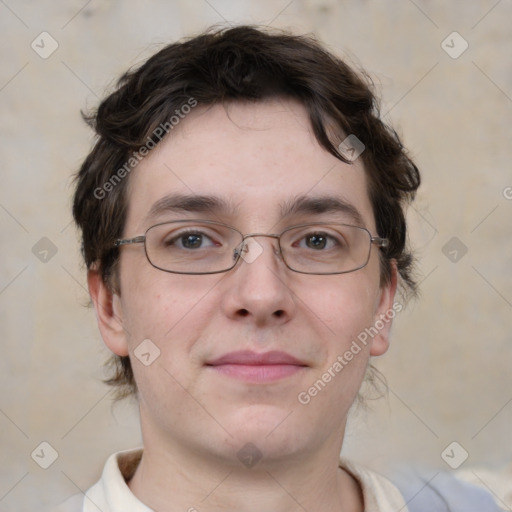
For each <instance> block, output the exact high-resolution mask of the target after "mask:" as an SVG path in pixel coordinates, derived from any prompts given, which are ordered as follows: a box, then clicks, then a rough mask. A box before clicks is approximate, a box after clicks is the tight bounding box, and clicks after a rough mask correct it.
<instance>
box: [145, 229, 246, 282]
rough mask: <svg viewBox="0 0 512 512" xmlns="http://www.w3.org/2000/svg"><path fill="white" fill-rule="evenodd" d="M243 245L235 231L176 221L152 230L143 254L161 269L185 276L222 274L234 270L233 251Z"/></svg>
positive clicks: (147, 234) (148, 232) (148, 233)
mask: <svg viewBox="0 0 512 512" xmlns="http://www.w3.org/2000/svg"><path fill="white" fill-rule="evenodd" d="M241 242H242V235H241V234H240V233H238V231H236V230H234V229H233V228H230V227H228V226H225V225H224V224H219V223H216V222H208V221H178V222H168V223H165V224H159V225H156V226H153V227H151V228H150V229H149V230H148V231H147V233H146V253H147V257H148V259H149V261H150V262H151V264H152V265H153V266H155V267H157V268H159V269H161V270H166V271H168V272H175V273H185V274H207V273H214V272H221V271H224V270H228V269H230V268H232V267H233V265H234V263H235V261H236V260H235V258H234V255H233V254H234V249H235V248H236V247H237V246H238V245H240V243H241Z"/></svg>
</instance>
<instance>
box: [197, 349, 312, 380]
mask: <svg viewBox="0 0 512 512" xmlns="http://www.w3.org/2000/svg"><path fill="white" fill-rule="evenodd" d="M206 366H207V367H209V368H212V369H213V370H214V371H216V372H218V373H221V374H223V375H227V376H229V377H234V378H237V379H241V380H245V381H249V382H272V381H276V380H279V379H283V378H285V377H288V376H291V375H293V374H295V373H297V372H299V371H300V370H302V369H303V368H305V367H307V364H305V363H304V362H302V361H300V360H299V359H297V358H296V357H293V356H292V355H290V354H287V353H286V352H281V351H277V350H272V351H270V352H264V353H257V352H252V351H250V350H240V351H237V352H230V353H228V354H224V355H223V356H221V357H219V358H217V359H214V360H212V361H208V362H207V363H206Z"/></svg>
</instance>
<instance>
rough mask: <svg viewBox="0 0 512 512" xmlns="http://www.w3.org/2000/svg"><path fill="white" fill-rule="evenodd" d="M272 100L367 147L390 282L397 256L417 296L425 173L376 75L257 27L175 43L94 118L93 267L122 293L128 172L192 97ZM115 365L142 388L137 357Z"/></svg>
mask: <svg viewBox="0 0 512 512" xmlns="http://www.w3.org/2000/svg"><path fill="white" fill-rule="evenodd" d="M270 98H289V99H294V100H297V101H299V102H300V103H301V104H302V105H303V106H304V108H305V109H306V111H307V113H308V116H309V120H310V123H311V127H312V130H313V133H314V135H315V137H316V139H317V141H318V143H319V144H320V145H321V146H322V147H323V148H324V149H325V150H326V151H328V152H329V153H331V154H332V155H334V156H335V157H337V158H338V159H340V160H342V161H344V162H346V163H350V160H347V158H346V157H345V156H344V155H343V153H342V152H341V151H340V149H339V147H338V146H337V145H336V144H335V142H334V140H333V139H334V137H333V131H334V132H335V133H336V135H337V137H340V136H341V137H342V138H343V136H347V135H355V136H356V137H357V138H358V139H359V140H360V141H362V142H363V143H364V145H365V150H364V152H363V153H362V155H361V157H360V158H362V160H363V164H364V169H365V171H366V175H367V183H368V194H369V198H370V201H371V204H372V207H373V213H374V217H375V222H376V227H377V232H378V234H379V235H380V236H382V237H385V238H387V239H388V240H389V245H388V247H386V248H385V249H383V250H382V251H379V252H380V253H381V284H384V283H387V282H389V280H390V278H391V269H392V263H391V262H392V261H394V262H396V266H397V269H398V274H399V277H400V285H401V289H402V291H403V292H405V293H406V294H408V293H412V294H413V295H414V294H415V292H416V283H415V280H414V278H413V274H412V265H413V258H412V254H411V252H410V250H409V249H408V246H407V240H406V234H407V231H406V220H405V207H406V204H407V203H408V202H410V201H411V200H412V199H413V198H414V195H415V192H416V190H417V188H418V186H419V184H420V174H419V171H418V168H417V167H416V165H415V164H414V162H413V161H412V160H411V159H410V157H409V156H408V155H407V152H406V151H405V149H404V147H403V146H402V144H401V141H400V139H399V137H398V135H397V133H396V132H395V131H394V130H393V129H392V128H391V127H390V126H388V125H387V124H385V123H384V122H383V121H382V120H381V117H380V112H379V104H378V100H377V97H376V95H375V94H374V92H373V83H372V81H371V80H370V78H369V77H368V76H367V75H366V74H364V73H363V72H360V71H356V70H354V69H353V68H352V67H351V66H349V65H348V64H347V63H346V62H344V61H343V60H341V59H340V58H338V57H336V56H334V55H333V54H331V53H330V52H328V51H327V50H326V49H324V48H323V47H322V46H321V45H320V44H319V43H318V42H317V41H316V40H315V39H314V38H313V37H312V36H299V35H294V34H290V33H288V32H283V31H270V30H266V29H261V28H255V27H251V26H238V27H234V28H229V29H211V30H209V31H207V32H205V33H203V34H201V35H198V36H196V37H193V38H189V39H186V40H184V41H181V42H177V43H173V44H170V45H168V46H165V47H164V48H163V49H161V50H160V51H158V52H157V53H156V54H155V55H153V56H152V57H150V58H149V59H148V60H147V61H146V62H145V63H143V64H142V65H140V66H139V67H138V68H136V69H133V70H129V71H128V72H126V73H125V74H124V75H122V77H121V78H120V79H119V81H118V83H117V88H116V90H115V91H114V92H113V93H111V94H110V95H109V96H108V97H107V98H106V99H104V100H103V101H102V102H101V103H100V105H99V107H98V108H97V110H96V111H94V112H93V113H91V114H90V115H84V118H85V120H86V121H87V122H88V123H89V125H90V126H91V127H92V128H93V129H94V130H95V132H96V134H97V140H96V142H95V145H94V147H93V149H92V150H91V152H90V153H89V155H88V156H87V157H86V159H85V160H84V162H83V164H82V166H81V168H80V169H79V171H78V173H77V175H76V180H75V181H76V189H75V195H74V201H73V216H74V219H75V222H76V224H77V226H78V227H79V229H80V230H81V233H82V254H83V257H84V260H85V264H86V266H87V268H88V269H92V268H94V269H95V270H97V271H98V272H100V273H101V276H102V279H103V281H104V282H105V283H106V284H107V285H108V286H109V287H110V288H111V289H112V290H113V291H115V292H118V293H119V292H120V290H119V289H118V281H117V267H116V265H117V262H118V258H119V252H118V251H119V250H118V249H117V248H115V247H114V246H113V241H114V240H115V239H116V238H119V237H120V236H121V235H122V231H123V228H124V224H125V217H126V212H127V204H126V195H127V194H126V190H127V185H128V181H129V179H128V178H127V179H120V178H121V177H123V178H124V177H126V176H128V173H129V170H130V169H127V165H126V163H127V162H128V161H129V162H131V163H130V165H132V166H134V165H136V163H137V161H136V159H135V157H136V156H137V158H140V155H141V154H145V152H147V147H148V146H149V141H151V142H152V143H153V145H155V144H157V143H158V142H159V141H160V139H159V140H157V141H154V140H153V138H154V134H155V132H158V129H159V127H163V126H167V127H169V124H170V123H169V120H170V119H171V118H172V117H173V116H175V115H176V114H177V113H179V111H180V109H181V108H182V107H183V105H187V104H189V105H192V104H193V103H192V101H193V102H197V103H194V104H199V105H206V106H208V105H213V104H218V103H227V102H260V101H264V100H267V99H270ZM191 99H192V101H191ZM160 131H161V128H160ZM144 148H146V151H144ZM123 170H124V171H123ZM107 192H108V193H107ZM110 364H111V366H112V368H113V375H112V377H111V378H109V379H108V380H107V381H106V382H107V383H109V384H111V385H114V386H116V387H117V390H118V395H119V396H126V395H130V394H132V393H135V392H136V384H135V381H134V377H133V371H132V367H131V363H130V360H129V357H128V356H126V357H119V356H113V357H112V359H111V360H110Z"/></svg>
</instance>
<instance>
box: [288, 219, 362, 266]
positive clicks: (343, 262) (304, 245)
mask: <svg viewBox="0 0 512 512" xmlns="http://www.w3.org/2000/svg"><path fill="white" fill-rule="evenodd" d="M370 248H371V235H370V233H369V231H367V230H366V229H365V228H360V227H356V226H347V225H345V224H309V225H307V226H299V227H295V228H291V229H288V230H286V231H285V232H284V233H283V234H282V236H281V251H282V254H283V258H284V260H285V262H286V264H287V265H288V267H290V268H291V269H292V270H295V271H297V272H303V273H306V274H336V273H340V274H341V273H344V272H352V271H353V270H357V269H359V268H361V267H364V266H365V265H366V264H367V263H368V259H369V256H370Z"/></svg>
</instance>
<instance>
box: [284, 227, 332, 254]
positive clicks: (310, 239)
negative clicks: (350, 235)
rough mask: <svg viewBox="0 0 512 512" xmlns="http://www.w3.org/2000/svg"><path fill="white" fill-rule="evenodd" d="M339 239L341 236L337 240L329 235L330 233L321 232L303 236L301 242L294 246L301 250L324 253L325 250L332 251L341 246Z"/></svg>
mask: <svg viewBox="0 0 512 512" xmlns="http://www.w3.org/2000/svg"><path fill="white" fill-rule="evenodd" d="M339 238H340V237H339V236H338V237H337V238H335V237H334V236H332V235H329V234H328V233H325V232H322V231H319V232H315V233H307V234H305V235H303V236H302V237H301V238H300V240H299V241H298V242H297V243H296V244H293V245H294V246H296V247H299V248H301V249H304V248H307V249H313V250H316V251H322V250H324V249H332V248H334V247H336V246H339V245H340V242H341V241H340V240H338V239H339Z"/></svg>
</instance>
